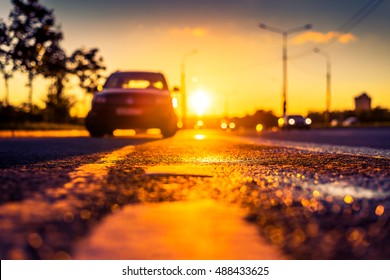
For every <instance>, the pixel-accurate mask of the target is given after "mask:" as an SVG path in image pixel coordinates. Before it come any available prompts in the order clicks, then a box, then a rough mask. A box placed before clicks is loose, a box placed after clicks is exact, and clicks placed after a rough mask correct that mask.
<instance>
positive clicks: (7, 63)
mask: <svg viewBox="0 0 390 280" xmlns="http://www.w3.org/2000/svg"><path fill="white" fill-rule="evenodd" d="M12 41H13V40H12V38H11V36H10V35H9V27H8V26H7V25H6V24H5V23H4V22H3V21H2V20H1V19H0V72H1V74H2V75H3V78H4V82H5V99H4V103H5V106H8V105H9V85H8V81H9V79H10V78H12V75H13V61H12V58H11V51H12Z"/></svg>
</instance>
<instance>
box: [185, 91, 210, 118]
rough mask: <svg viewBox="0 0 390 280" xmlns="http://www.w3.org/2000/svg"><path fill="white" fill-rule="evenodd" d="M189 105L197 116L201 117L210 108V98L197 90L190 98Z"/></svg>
mask: <svg viewBox="0 0 390 280" xmlns="http://www.w3.org/2000/svg"><path fill="white" fill-rule="evenodd" d="M190 104H191V107H192V108H193V109H194V111H195V113H196V114H197V115H198V116H203V115H204V113H205V111H206V110H207V109H208V108H209V107H210V97H209V95H208V94H207V93H206V92H204V91H202V90H199V91H197V92H195V93H194V94H193V95H192V96H191V98H190Z"/></svg>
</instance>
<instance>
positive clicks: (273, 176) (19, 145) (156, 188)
mask: <svg viewBox="0 0 390 280" xmlns="http://www.w3.org/2000/svg"><path fill="white" fill-rule="evenodd" d="M291 135H292V134H291ZM283 139H284V138H283ZM306 139H307V138H306ZM287 140H288V141H285V140H269V139H267V137H265V135H264V134H259V135H249V136H248V135H246V136H245V137H244V136H243V135H238V136H237V135H234V134H232V133H223V132H221V131H207V130H204V131H203V130H198V131H192V130H189V131H180V132H179V133H178V134H177V135H176V136H175V137H173V138H169V139H159V138H158V137H156V136H149V135H145V136H138V137H117V138H103V139H90V138H87V137H76V136H73V137H62V138H50V137H48V138H7V139H1V144H0V156H1V164H0V182H1V184H0V189H1V192H0V232H1V233H0V235H1V239H0V257H1V259H388V258H389V256H390V246H389V245H390V235H389V231H390V226H389V221H390V220H389V217H390V171H389V162H390V156H389V154H388V150H386V149H374V148H373V147H362V146H359V147H356V146H354V147H349V148H345V147H340V146H334V145H329V143H328V144H321V145H320V144H313V143H311V144H310V143H307V144H306V145H305V144H303V143H302V142H296V141H292V140H291V139H287ZM292 142H294V144H291V143H292ZM343 144H346V142H345V141H344V143H343ZM313 145H314V146H315V147H316V148H315V149H314V148H313ZM343 146H345V145H343ZM351 149H352V150H351ZM355 152H356V153H355Z"/></svg>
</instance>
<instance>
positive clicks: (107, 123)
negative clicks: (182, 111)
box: [85, 72, 178, 137]
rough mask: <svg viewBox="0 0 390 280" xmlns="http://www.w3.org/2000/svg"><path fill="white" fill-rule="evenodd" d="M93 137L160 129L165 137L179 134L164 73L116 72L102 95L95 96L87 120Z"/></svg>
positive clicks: (105, 85) (104, 87)
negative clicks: (126, 131)
mask: <svg viewBox="0 0 390 280" xmlns="http://www.w3.org/2000/svg"><path fill="white" fill-rule="evenodd" d="M85 125H86V128H87V130H88V131H89V133H90V135H91V136H93V137H102V136H104V135H105V134H112V133H113V131H114V130H115V129H148V128H159V129H160V130H161V134H162V135H163V136H164V137H171V136H173V135H174V134H175V133H176V131H177V129H178V128H177V116H176V114H175V112H174V109H173V105H172V99H171V94H170V91H169V90H168V85H167V82H166V79H165V77H164V75H163V74H162V73H156V72H115V73H113V74H111V75H110V76H109V77H108V79H107V81H106V83H105V84H104V86H103V89H102V91H100V92H97V93H95V96H94V98H93V100H92V108H91V110H90V112H89V113H88V115H87V117H86V122H85Z"/></svg>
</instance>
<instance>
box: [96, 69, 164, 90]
mask: <svg viewBox="0 0 390 280" xmlns="http://www.w3.org/2000/svg"><path fill="white" fill-rule="evenodd" d="M104 87H105V88H123V89H159V90H166V89H167V88H168V87H167V84H166V81H165V79H164V76H163V75H161V74H159V73H142V72H128V73H114V74H112V75H111V76H110V77H109V78H108V79H107V81H106V84H105V85H104Z"/></svg>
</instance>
